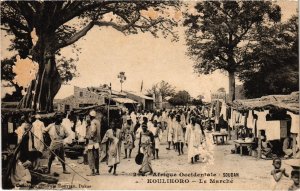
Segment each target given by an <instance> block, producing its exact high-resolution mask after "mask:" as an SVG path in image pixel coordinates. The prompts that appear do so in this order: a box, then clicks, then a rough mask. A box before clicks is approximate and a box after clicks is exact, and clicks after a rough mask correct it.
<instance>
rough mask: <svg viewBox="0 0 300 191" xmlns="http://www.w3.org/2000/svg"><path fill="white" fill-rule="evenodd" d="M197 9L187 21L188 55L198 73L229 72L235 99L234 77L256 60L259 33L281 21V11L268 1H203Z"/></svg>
mask: <svg viewBox="0 0 300 191" xmlns="http://www.w3.org/2000/svg"><path fill="white" fill-rule="evenodd" d="M195 9H196V13H191V14H187V15H186V20H185V22H184V25H185V26H187V30H186V40H187V45H188V52H187V54H188V55H189V56H190V57H191V58H192V59H193V60H194V62H195V63H194V69H195V71H196V72H198V73H201V74H209V73H211V72H213V71H215V70H217V69H220V70H224V71H227V72H228V74H229V81H230V82H229V83H230V84H229V94H230V97H231V98H230V99H231V100H234V88H235V81H234V80H235V75H238V76H239V74H240V72H241V71H242V70H243V69H244V68H245V67H247V64H246V63H247V61H248V60H251V59H253V58H252V57H251V56H253V54H252V52H253V50H254V48H255V47H256V46H257V41H258V40H259V34H260V33H259V31H261V30H264V28H266V27H269V26H270V25H272V24H273V23H272V22H271V21H274V22H278V21H280V18H281V9H280V7H279V6H277V5H274V4H272V2H269V1H221V2H220V1H204V2H199V3H197V5H196V6H195Z"/></svg>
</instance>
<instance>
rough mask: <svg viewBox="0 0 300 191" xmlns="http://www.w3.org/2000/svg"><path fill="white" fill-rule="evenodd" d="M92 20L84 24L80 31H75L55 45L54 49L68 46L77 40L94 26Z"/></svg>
mask: <svg viewBox="0 0 300 191" xmlns="http://www.w3.org/2000/svg"><path fill="white" fill-rule="evenodd" d="M94 24H95V23H94V21H91V22H90V23H89V24H88V25H87V26H85V27H84V28H83V29H81V30H80V31H78V32H77V33H75V34H74V35H73V36H72V37H70V38H69V39H68V40H66V41H64V42H62V43H60V44H59V45H58V46H57V47H56V50H58V49H60V48H63V47H66V46H69V45H71V44H73V43H75V42H76V41H78V40H79V39H80V38H81V37H83V36H85V35H86V34H87V32H88V31H89V30H91V29H92V28H93V26H94Z"/></svg>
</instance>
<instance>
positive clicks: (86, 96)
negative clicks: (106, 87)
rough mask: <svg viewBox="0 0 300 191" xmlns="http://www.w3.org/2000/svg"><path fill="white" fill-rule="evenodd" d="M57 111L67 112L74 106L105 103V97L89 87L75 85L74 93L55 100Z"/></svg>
mask: <svg viewBox="0 0 300 191" xmlns="http://www.w3.org/2000/svg"><path fill="white" fill-rule="evenodd" d="M55 102H56V105H57V111H61V112H66V111H69V110H72V109H74V108H81V107H87V106H92V105H103V104H105V97H104V96H103V95H101V94H97V93H95V92H93V91H90V90H89V89H88V88H80V87H77V86H74V94H73V95H71V96H69V97H66V98H64V99H60V100H55Z"/></svg>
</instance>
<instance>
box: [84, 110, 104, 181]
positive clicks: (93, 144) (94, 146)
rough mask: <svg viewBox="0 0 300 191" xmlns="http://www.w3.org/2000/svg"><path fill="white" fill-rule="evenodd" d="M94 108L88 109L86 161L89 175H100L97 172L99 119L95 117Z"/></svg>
mask: <svg viewBox="0 0 300 191" xmlns="http://www.w3.org/2000/svg"><path fill="white" fill-rule="evenodd" d="M96 116H97V113H96V111H95V110H92V111H90V120H91V122H90V125H89V127H88V128H87V139H88V151H87V154H88V163H89V166H90V168H91V170H92V173H91V174H89V176H95V175H100V173H99V143H100V142H101V134H100V133H101V126H100V121H99V120H98V119H96Z"/></svg>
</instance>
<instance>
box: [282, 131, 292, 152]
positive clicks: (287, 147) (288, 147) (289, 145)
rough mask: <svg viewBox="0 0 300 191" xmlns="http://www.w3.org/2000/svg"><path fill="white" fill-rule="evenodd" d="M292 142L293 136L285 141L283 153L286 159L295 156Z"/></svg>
mask: <svg viewBox="0 0 300 191" xmlns="http://www.w3.org/2000/svg"><path fill="white" fill-rule="evenodd" d="M292 142H293V139H292V136H291V134H290V135H289V136H288V137H286V138H285V139H284V140H283V143H282V151H283V152H284V154H285V156H284V158H289V157H291V156H292V155H293V150H292Z"/></svg>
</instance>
